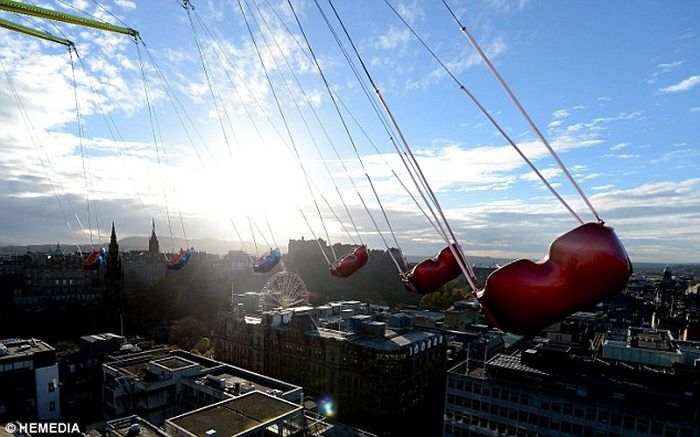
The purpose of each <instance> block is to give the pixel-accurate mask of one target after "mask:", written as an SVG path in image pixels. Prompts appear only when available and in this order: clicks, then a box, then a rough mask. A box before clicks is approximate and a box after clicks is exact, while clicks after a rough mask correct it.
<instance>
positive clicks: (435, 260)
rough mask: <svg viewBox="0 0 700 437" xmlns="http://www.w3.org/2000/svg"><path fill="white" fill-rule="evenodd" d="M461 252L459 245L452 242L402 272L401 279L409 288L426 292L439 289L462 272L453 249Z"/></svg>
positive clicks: (418, 291) (417, 291) (412, 290)
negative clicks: (405, 271) (407, 270)
mask: <svg viewBox="0 0 700 437" xmlns="http://www.w3.org/2000/svg"><path fill="white" fill-rule="evenodd" d="M450 247H452V249H454V251H455V252H456V253H458V254H460V253H461V252H460V249H459V247H457V245H455V244H452V245H451V246H447V247H445V248H444V249H442V250H441V251H440V252H439V253H438V254H436V255H435V256H434V257H432V258H429V259H426V260H424V261H421V262H420V263H418V264H416V265H415V266H414V267H413V268H412V269H411V270H410V271H409V272H407V273H402V274H401V280H402V281H403V284H404V286H405V287H406V289H407V290H409V291H411V292H414V293H420V294H426V293H430V292H433V291H435V290H437V289H438V288H440V287H442V286H443V285H445V284H447V283H448V282H450V281H451V280H453V279H455V278H456V277H458V276H459V275H460V274H461V273H462V269H461V268H460V266H459V262H457V259H456V258H455V255H454V254H453V253H452V249H450Z"/></svg>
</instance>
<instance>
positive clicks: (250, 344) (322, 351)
mask: <svg viewBox="0 0 700 437" xmlns="http://www.w3.org/2000/svg"><path fill="white" fill-rule="evenodd" d="M333 308H337V310H338V312H339V313H342V314H343V315H341V316H340V317H338V318H337V319H338V321H337V325H335V326H339V327H341V329H343V328H342V326H349V328H348V329H347V330H338V329H337V328H334V329H331V328H330V326H334V324H329V325H328V326H329V327H326V328H323V327H318V326H317V325H316V322H315V321H314V319H313V318H312V316H311V315H310V314H304V313H300V314H296V313H293V312H292V311H282V312H268V313H263V314H262V315H261V316H259V317H253V316H245V315H241V314H238V315H236V314H233V313H227V314H223V315H222V316H221V325H220V328H219V329H218V332H217V333H216V334H215V336H214V344H215V350H216V353H217V357H218V358H219V359H221V360H223V361H225V362H230V363H232V364H235V365H238V366H241V367H245V368H248V369H252V370H255V371H258V372H262V373H264V374H266V375H270V376H272V377H274V378H279V379H283V380H285V381H290V382H292V383H295V384H298V385H300V386H303V387H304V390H305V393H307V394H308V395H310V396H312V397H314V398H315V399H317V401H318V402H319V403H321V404H322V405H324V408H325V411H326V413H327V415H329V416H336V417H337V418H338V420H340V421H342V422H345V423H349V424H352V425H355V426H359V427H361V428H364V429H368V430H369V431H372V432H375V433H377V434H379V435H408V434H410V433H412V432H415V430H417V429H420V430H425V431H426V432H427V434H426V435H438V434H439V432H440V423H441V420H440V416H441V414H442V406H441V405H442V401H443V399H442V392H443V390H444V377H445V363H446V344H445V341H444V336H443V335H442V334H441V333H437V332H429V331H422V330H417V329H414V328H410V327H404V328H401V327H387V323H386V322H382V321H379V320H375V318H374V317H372V316H370V315H364V314H355V315H348V314H349V313H348V312H347V311H345V310H347V309H348V308H346V309H345V310H344V309H343V308H342V304H341V305H336V306H333ZM343 316H345V317H347V318H348V322H349V323H348V324H346V323H344V320H343ZM431 427H433V428H434V429H432V428H431Z"/></svg>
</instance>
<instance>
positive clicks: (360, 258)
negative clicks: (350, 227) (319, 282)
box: [328, 244, 369, 278]
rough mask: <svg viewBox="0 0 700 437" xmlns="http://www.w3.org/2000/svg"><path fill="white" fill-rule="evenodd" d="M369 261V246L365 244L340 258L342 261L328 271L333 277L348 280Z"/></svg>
mask: <svg viewBox="0 0 700 437" xmlns="http://www.w3.org/2000/svg"><path fill="white" fill-rule="evenodd" d="M368 259H369V255H368V254H367V246H365V245H364V244H363V245H361V246H357V247H356V248H354V249H353V250H351V251H350V252H348V253H346V254H345V255H343V256H342V257H340V259H338V260H337V261H336V262H334V263H333V264H331V265H330V266H328V270H330V272H331V275H333V276H336V277H338V278H347V277H348V276H350V275H352V274H353V273H355V272H356V271H358V270H359V269H360V268H361V267H362V266H364V265H365V264H366V263H367V260H368Z"/></svg>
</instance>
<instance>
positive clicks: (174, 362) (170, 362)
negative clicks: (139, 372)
mask: <svg viewBox="0 0 700 437" xmlns="http://www.w3.org/2000/svg"><path fill="white" fill-rule="evenodd" d="M153 362H154V363H156V364H159V365H161V366H163V367H165V368H166V369H168V370H177V369H182V368H183V367H189V366H193V365H196V364H197V363H193V362H192V361H189V360H186V359H184V358H180V357H169V358H163V359H160V360H154V361H153Z"/></svg>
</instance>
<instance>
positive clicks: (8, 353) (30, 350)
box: [0, 338, 54, 360]
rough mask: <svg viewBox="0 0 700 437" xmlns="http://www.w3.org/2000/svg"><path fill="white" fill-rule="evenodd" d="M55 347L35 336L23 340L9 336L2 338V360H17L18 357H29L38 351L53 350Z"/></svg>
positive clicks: (0, 348) (0, 342) (0, 343)
mask: <svg viewBox="0 0 700 437" xmlns="http://www.w3.org/2000/svg"><path fill="white" fill-rule="evenodd" d="M52 350H54V348H52V347H51V346H49V345H48V344H47V343H44V342H43V341H41V340H37V339H35V338H32V339H28V340H23V339H18V338H7V339H4V340H0V360H15V359H17V358H18V357H29V356H31V355H33V354H35V353H37V352H45V351H52Z"/></svg>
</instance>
